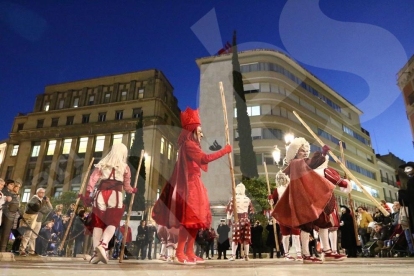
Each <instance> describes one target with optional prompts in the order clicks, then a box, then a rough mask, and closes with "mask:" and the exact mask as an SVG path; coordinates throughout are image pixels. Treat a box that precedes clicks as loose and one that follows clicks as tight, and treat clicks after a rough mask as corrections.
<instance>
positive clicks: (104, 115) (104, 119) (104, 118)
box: [98, 112, 106, 122]
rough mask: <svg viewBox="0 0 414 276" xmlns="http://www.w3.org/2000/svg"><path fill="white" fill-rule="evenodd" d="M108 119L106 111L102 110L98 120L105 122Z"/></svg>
mask: <svg viewBox="0 0 414 276" xmlns="http://www.w3.org/2000/svg"><path fill="white" fill-rule="evenodd" d="M105 121H106V112H101V113H99V115H98V122H105Z"/></svg>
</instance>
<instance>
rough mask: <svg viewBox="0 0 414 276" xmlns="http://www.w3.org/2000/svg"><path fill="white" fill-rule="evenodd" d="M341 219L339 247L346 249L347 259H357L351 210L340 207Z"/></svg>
mask: <svg viewBox="0 0 414 276" xmlns="http://www.w3.org/2000/svg"><path fill="white" fill-rule="evenodd" d="M341 213H342V215H341V219H340V223H339V225H340V226H339V230H341V246H342V248H345V249H346V254H347V256H348V257H349V258H356V257H357V243H356V237H355V230H354V221H353V219H352V215H351V210H350V209H349V208H348V207H346V206H344V205H341Z"/></svg>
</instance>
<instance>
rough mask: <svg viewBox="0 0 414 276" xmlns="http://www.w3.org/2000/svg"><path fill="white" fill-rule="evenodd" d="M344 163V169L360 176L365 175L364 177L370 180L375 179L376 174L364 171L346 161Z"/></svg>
mask: <svg viewBox="0 0 414 276" xmlns="http://www.w3.org/2000/svg"><path fill="white" fill-rule="evenodd" d="M345 162H346V167H347V168H348V169H350V170H353V171H356V172H358V173H360V174H362V175H365V176H366V177H369V178H372V179H377V177H376V174H375V173H374V172H371V171H369V170H367V169H364V168H362V167H360V166H358V165H356V164H354V163H352V162H350V161H348V160H345Z"/></svg>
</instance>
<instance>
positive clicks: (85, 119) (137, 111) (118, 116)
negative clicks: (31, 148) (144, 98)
mask: <svg viewBox="0 0 414 276" xmlns="http://www.w3.org/2000/svg"><path fill="white" fill-rule="evenodd" d="M106 114H107V112H100V113H99V114H98V122H105V121H106ZM141 115H142V110H141V108H133V109H132V118H135V119H137V118H139V117H140V116H141ZM123 118H124V110H117V111H115V120H122V119H123ZM89 119H90V114H83V115H82V124H87V123H89ZM164 119H165V118H164ZM167 119H168V116H167ZM74 120H75V116H67V117H66V125H67V126H70V125H73V122H74ZM44 121H45V120H44V119H39V120H37V125H36V128H43V127H44ZM58 125H59V117H55V118H52V121H51V124H50V127H57V126H58ZM23 128H24V123H21V124H18V125H17V131H20V130H23Z"/></svg>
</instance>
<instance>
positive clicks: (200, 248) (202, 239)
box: [195, 228, 207, 258]
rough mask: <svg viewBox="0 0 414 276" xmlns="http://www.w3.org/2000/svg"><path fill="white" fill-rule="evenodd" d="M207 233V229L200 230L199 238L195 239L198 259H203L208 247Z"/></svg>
mask: <svg viewBox="0 0 414 276" xmlns="http://www.w3.org/2000/svg"><path fill="white" fill-rule="evenodd" d="M206 238H207V232H206V229H204V228H200V229H199V230H198V232H197V236H196V239H195V242H196V247H197V248H196V255H197V257H200V258H203V255H204V252H205V250H206V247H207V240H206Z"/></svg>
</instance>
